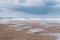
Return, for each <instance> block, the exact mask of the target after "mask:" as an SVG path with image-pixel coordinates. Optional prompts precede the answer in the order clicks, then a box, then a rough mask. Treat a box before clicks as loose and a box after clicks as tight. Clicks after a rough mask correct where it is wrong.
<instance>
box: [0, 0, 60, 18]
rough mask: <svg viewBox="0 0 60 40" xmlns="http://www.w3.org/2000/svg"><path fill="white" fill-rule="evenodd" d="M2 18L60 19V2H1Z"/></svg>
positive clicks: (0, 13)
mask: <svg viewBox="0 0 60 40" xmlns="http://www.w3.org/2000/svg"><path fill="white" fill-rule="evenodd" d="M0 17H27V18H30V17H38V18H40V17H46V18H47V17H50V18H51V17H53V18H57V17H60V0H0Z"/></svg>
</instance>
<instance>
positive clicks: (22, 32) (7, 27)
mask: <svg viewBox="0 0 60 40" xmlns="http://www.w3.org/2000/svg"><path fill="white" fill-rule="evenodd" d="M11 25H12V24H0V40H57V39H59V38H58V37H60V35H59V36H57V35H58V34H57V35H56V34H55V35H56V36H55V35H53V33H59V34H60V28H58V27H53V26H52V27H50V26H49V27H45V26H43V25H40V23H38V22H34V23H25V25H19V27H22V28H16V27H13V26H11ZM26 26H27V27H26ZM17 27H18V26H17ZM24 27H26V28H24ZM34 28H37V29H44V31H37V32H36V31H35V32H34V33H28V30H31V29H34ZM50 33H51V34H50ZM52 35H53V36H52Z"/></svg>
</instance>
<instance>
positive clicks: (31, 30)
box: [28, 28, 44, 33]
mask: <svg viewBox="0 0 60 40" xmlns="http://www.w3.org/2000/svg"><path fill="white" fill-rule="evenodd" d="M42 31H44V29H39V28H34V29H30V30H28V33H34V32H42Z"/></svg>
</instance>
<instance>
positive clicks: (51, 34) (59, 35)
mask: <svg viewBox="0 0 60 40" xmlns="http://www.w3.org/2000/svg"><path fill="white" fill-rule="evenodd" d="M40 35H49V36H56V37H57V39H56V40H60V33H46V34H40Z"/></svg>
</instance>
